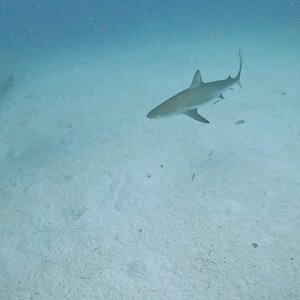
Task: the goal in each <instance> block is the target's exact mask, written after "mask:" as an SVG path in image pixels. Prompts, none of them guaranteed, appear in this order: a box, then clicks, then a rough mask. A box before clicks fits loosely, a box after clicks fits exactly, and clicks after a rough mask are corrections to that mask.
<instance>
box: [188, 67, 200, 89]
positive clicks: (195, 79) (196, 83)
mask: <svg viewBox="0 0 300 300" xmlns="http://www.w3.org/2000/svg"><path fill="white" fill-rule="evenodd" d="M201 84H203V80H202V77H201V73H200V71H199V70H197V71H196V72H195V75H194V77H193V81H192V84H191V86H190V88H195V87H198V86H200V85H201Z"/></svg>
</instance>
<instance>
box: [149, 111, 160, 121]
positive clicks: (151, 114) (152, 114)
mask: <svg viewBox="0 0 300 300" xmlns="http://www.w3.org/2000/svg"><path fill="white" fill-rule="evenodd" d="M147 118H149V119H158V118H160V115H159V114H158V113H157V112H156V110H155V109H153V110H151V111H150V112H149V113H148V115H147Z"/></svg>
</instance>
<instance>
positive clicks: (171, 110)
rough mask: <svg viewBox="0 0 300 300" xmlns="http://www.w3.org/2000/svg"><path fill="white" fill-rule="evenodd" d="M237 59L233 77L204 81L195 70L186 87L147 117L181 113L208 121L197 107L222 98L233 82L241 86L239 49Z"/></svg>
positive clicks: (199, 120)
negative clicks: (190, 81)
mask: <svg viewBox="0 0 300 300" xmlns="http://www.w3.org/2000/svg"><path fill="white" fill-rule="evenodd" d="M239 59H240V61H239V63H240V68H239V71H238V73H237V75H236V76H235V77H232V76H228V77H227V78H226V79H223V80H217V81H212V82H204V81H203V80H202V76H201V73H200V70H197V71H196V72H195V74H194V77H193V80H192V83H191V85H190V86H189V87H188V88H187V89H185V90H183V91H181V92H179V93H178V94H176V95H174V96H172V97H171V98H169V99H167V100H166V101H164V102H163V103H161V104H160V105H158V106H157V107H155V108H154V109H152V110H151V111H150V112H149V113H148V114H147V118H150V119H159V118H163V117H169V116H173V115H180V114H183V115H186V116H188V117H190V118H192V119H194V120H196V121H198V122H202V123H209V121H208V120H207V119H205V118H204V117H202V116H201V115H200V114H199V113H198V107H199V106H201V105H202V104H203V103H206V102H209V101H211V100H213V99H218V100H217V101H216V102H218V101H220V100H222V99H224V96H223V94H224V92H226V91H227V90H230V89H231V90H233V86H234V85H235V84H237V85H239V86H240V87H242V86H241V83H240V77H241V72H242V67H243V57H242V51H241V49H240V50H239ZM216 102H214V103H216Z"/></svg>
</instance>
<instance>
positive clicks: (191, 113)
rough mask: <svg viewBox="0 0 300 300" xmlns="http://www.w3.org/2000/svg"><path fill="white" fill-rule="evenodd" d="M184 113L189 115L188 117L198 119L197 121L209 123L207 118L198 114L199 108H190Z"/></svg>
mask: <svg viewBox="0 0 300 300" xmlns="http://www.w3.org/2000/svg"><path fill="white" fill-rule="evenodd" d="M184 114H185V115H187V116H188V117H190V118H192V119H194V120H196V121H199V122H202V123H209V121H208V120H206V119H205V118H203V117H202V116H200V115H199V114H198V112H197V108H195V109H191V110H188V111H186V112H185V113H184Z"/></svg>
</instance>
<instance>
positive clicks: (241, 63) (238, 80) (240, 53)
mask: <svg viewBox="0 0 300 300" xmlns="http://www.w3.org/2000/svg"><path fill="white" fill-rule="evenodd" d="M239 56H240V69H239V72H238V74H237V75H236V77H235V78H236V82H237V84H238V85H239V86H240V87H241V83H240V78H241V73H242V67H243V55H242V50H241V49H240V50H239Z"/></svg>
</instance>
